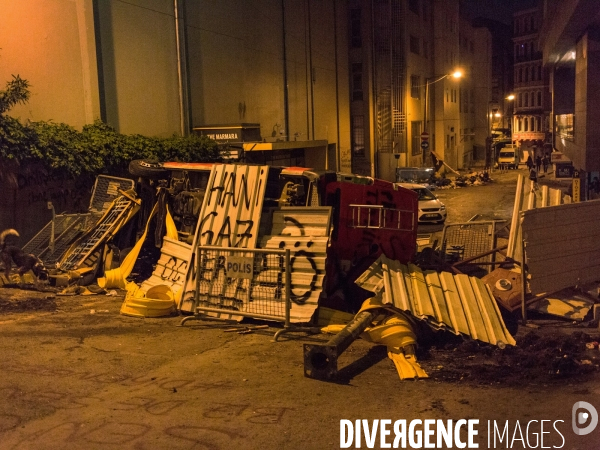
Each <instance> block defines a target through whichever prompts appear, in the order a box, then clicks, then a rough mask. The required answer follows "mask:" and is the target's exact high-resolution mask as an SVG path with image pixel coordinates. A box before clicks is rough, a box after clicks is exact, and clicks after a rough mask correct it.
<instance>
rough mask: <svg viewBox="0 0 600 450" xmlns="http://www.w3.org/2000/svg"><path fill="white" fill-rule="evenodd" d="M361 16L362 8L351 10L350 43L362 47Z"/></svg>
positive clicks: (354, 46) (355, 46)
mask: <svg viewBox="0 0 600 450" xmlns="http://www.w3.org/2000/svg"><path fill="white" fill-rule="evenodd" d="M360 16H361V11H360V9H351V10H350V44H351V45H352V47H353V48H360V47H362V36H361V27H360Z"/></svg>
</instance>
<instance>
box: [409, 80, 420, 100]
mask: <svg viewBox="0 0 600 450" xmlns="http://www.w3.org/2000/svg"><path fill="white" fill-rule="evenodd" d="M410 96H411V97H412V98H421V77H420V76H418V75H411V76H410Z"/></svg>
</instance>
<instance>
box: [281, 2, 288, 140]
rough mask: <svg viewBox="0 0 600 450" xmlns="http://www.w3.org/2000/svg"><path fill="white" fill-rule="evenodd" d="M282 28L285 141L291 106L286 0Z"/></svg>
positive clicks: (283, 5)
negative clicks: (289, 97)
mask: <svg viewBox="0 0 600 450" xmlns="http://www.w3.org/2000/svg"><path fill="white" fill-rule="evenodd" d="M281 28H282V30H281V31H282V47H283V134H284V136H285V140H286V141H289V140H290V125H289V124H290V106H289V99H288V67H287V48H286V46H287V44H286V33H287V30H286V23H285V0H281Z"/></svg>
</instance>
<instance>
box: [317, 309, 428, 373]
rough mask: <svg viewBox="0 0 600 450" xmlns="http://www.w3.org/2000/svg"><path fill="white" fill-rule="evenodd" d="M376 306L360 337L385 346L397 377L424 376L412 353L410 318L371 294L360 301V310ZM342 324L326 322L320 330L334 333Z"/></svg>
mask: <svg viewBox="0 0 600 450" xmlns="http://www.w3.org/2000/svg"><path fill="white" fill-rule="evenodd" d="M371 309H372V310H376V309H380V310H381V313H382V314H380V315H379V316H377V317H376V318H375V320H374V321H373V324H374V325H372V326H370V327H368V328H367V329H366V330H365V331H364V332H363V333H362V334H361V335H360V337H361V338H363V339H364V340H366V341H369V342H373V343H375V344H382V345H385V346H387V351H388V357H389V358H390V359H391V360H392V361H393V362H394V365H395V366H396V370H397V371H398V376H399V377H400V379H401V380H405V379H407V378H428V375H427V373H426V372H425V371H424V370H423V369H422V368H421V366H420V365H419V363H418V362H417V358H416V356H415V347H416V345H417V336H416V334H415V332H414V330H413V327H412V324H411V321H410V319H409V318H408V317H407V316H406V315H405V314H403V313H401V312H398V311H396V310H393V309H392V308H388V307H387V305H384V304H382V303H381V301H380V300H379V299H378V298H376V297H372V298H370V299H368V300H365V302H364V303H363V304H362V306H361V308H360V311H359V313H360V312H362V311H366V310H371ZM344 327H345V325H329V326H327V327H324V328H322V329H321V331H322V332H324V333H338V332H340V331H341V330H342V329H343V328H344Z"/></svg>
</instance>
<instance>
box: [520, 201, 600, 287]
mask: <svg viewBox="0 0 600 450" xmlns="http://www.w3.org/2000/svg"><path fill="white" fill-rule="evenodd" d="M598 217H600V200H590V201H587V202H581V203H571V204H565V205H559V206H550V207H547V208H538V209H533V210H530V211H525V212H524V213H523V222H522V229H523V239H524V240H525V246H526V247H525V252H526V260H527V268H528V273H529V275H530V281H529V283H530V284H529V286H530V289H531V292H532V293H533V294H538V293H543V292H553V291H558V290H561V289H564V288H567V287H571V286H575V285H581V284H585V283H590V282H593V281H596V280H598V274H599V273H600V227H598Z"/></svg>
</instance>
